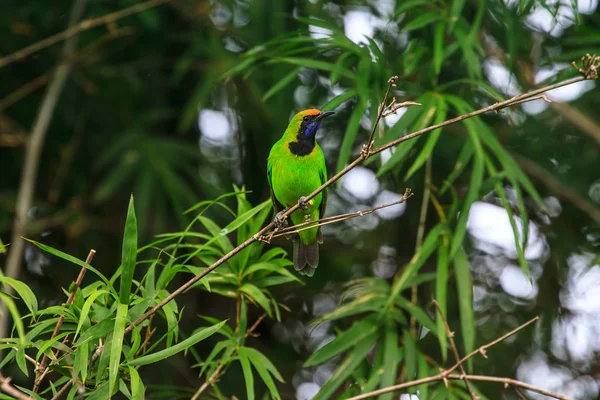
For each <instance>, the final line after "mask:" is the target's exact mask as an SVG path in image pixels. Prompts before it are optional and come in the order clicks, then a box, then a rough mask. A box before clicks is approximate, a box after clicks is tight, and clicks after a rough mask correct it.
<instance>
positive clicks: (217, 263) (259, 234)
mask: <svg viewBox="0 0 600 400" xmlns="http://www.w3.org/2000/svg"><path fill="white" fill-rule="evenodd" d="M583 80H586V78H585V77H584V76H579V77H576V78H572V79H567V80H565V81H562V82H558V83H555V84H553V85H549V86H546V87H543V88H540V89H537V90H534V91H532V92H530V93H525V94H522V95H520V96H516V97H513V98H512V99H509V100H505V101H502V102H499V103H496V104H493V105H491V106H488V107H485V108H482V109H480V110H477V111H474V112H471V113H468V114H465V115H462V116H459V117H456V118H452V119H450V120H447V121H445V122H442V123H440V124H436V125H434V126H431V127H429V128H425V129H421V130H419V131H417V132H414V133H411V134H409V135H406V136H403V137H401V138H399V139H396V140H394V141H392V142H390V143H387V144H384V145H382V146H380V147H378V148H376V149H375V150H372V151H368V152H365V151H362V152H361V153H360V154H359V156H358V157H357V158H356V159H355V160H354V161H352V162H351V163H350V164H348V165H347V166H346V167H345V168H344V169H342V170H341V171H340V172H338V173H337V174H335V175H333V176H332V177H331V178H329V179H328V180H327V181H326V182H325V183H323V184H322V185H321V186H319V187H318V188H317V189H315V190H314V191H313V192H312V193H310V194H309V195H307V196H305V198H304V200H305V202H306V201H310V200H312V199H313V198H314V197H315V196H317V195H318V194H319V193H321V192H322V191H323V190H325V188H327V187H328V186H330V185H331V184H332V183H334V182H336V181H337V180H339V179H340V178H341V177H342V176H344V175H346V174H347V173H348V172H349V171H351V170H352V169H353V168H355V167H356V166H357V165H359V164H361V163H362V162H363V161H364V160H366V159H367V158H369V157H371V156H373V155H375V154H378V153H381V152H382V151H384V150H385V149H388V148H390V147H393V146H395V145H397V144H399V143H402V142H405V141H407V140H410V139H413V138H415V137H417V136H421V135H424V134H425V133H428V132H431V131H434V130H436V129H439V128H441V127H444V126H447V125H451V124H455V123H457V122H459V121H463V120H465V119H468V118H472V117H475V116H478V115H481V114H485V113H487V112H490V111H494V110H496V109H500V108H504V107H507V106H508V105H510V104H512V103H513V102H516V101H520V100H523V99H526V98H532V97H535V96H538V95H540V94H542V93H544V92H546V91H548V90H552V89H556V88H559V87H563V86H567V85H571V84H573V83H576V82H581V81H583ZM380 112H383V110H382V109H381V108H380ZM379 119H380V118H378V119H377V120H376V121H379ZM374 128H376V126H374ZM298 208H299V206H298V204H295V205H294V206H292V207H290V208H288V209H287V210H286V211H285V212H284V213H283V214H282V217H288V216H289V215H290V214H292V213H293V212H294V211H296V210H298ZM271 229H273V230H274V231H278V229H277V228H274V224H273V223H272V222H271V223H269V224H268V225H266V226H265V227H264V228H262V229H261V230H260V231H258V232H257V233H256V234H254V236H251V237H250V238H248V239H246V240H245V241H244V242H243V243H241V244H240V245H238V246H237V247H236V248H234V249H233V250H231V251H230V252H229V253H227V254H225V255H224V256H223V257H221V258H219V259H218V260H217V261H215V262H214V263H213V264H212V265H211V266H209V267H207V268H206V269H205V270H204V271H202V272H200V273H199V274H198V275H196V276H194V277H193V278H191V279H190V280H189V281H187V282H186V283H184V284H183V285H182V286H180V287H179V288H177V289H176V290H174V291H173V292H172V293H171V294H170V295H169V296H167V297H166V298H165V299H163V300H162V301H161V302H160V303H158V304H156V305H155V306H154V307H152V308H151V309H150V310H148V311H147V312H146V313H144V315H142V316H141V317H139V318H138V319H137V320H136V321H134V322H133V323H132V324H131V325H129V326H128V327H127V328H126V329H125V333H128V332H131V331H132V330H133V328H134V326H137V325H139V324H141V323H142V322H143V321H144V320H145V319H146V318H148V317H149V316H150V315H152V314H154V313H155V312H156V311H158V310H160V309H161V308H162V307H164V306H165V305H166V304H167V303H168V302H170V301H171V300H173V299H174V298H175V297H177V296H179V295H180V294H181V293H183V292H185V291H186V290H187V289H189V288H190V287H191V286H192V285H194V284H195V283H196V282H198V281H199V280H200V279H202V278H204V277H205V276H206V275H208V274H210V273H211V272H212V271H214V270H215V269H217V268H218V267H219V266H220V265H221V264H223V263H225V262H226V261H227V260H229V259H230V258H231V257H233V256H235V255H236V254H238V253H239V252H240V251H242V250H243V249H245V248H246V247H248V246H249V245H251V244H252V243H254V242H256V241H257V240H259V239H260V238H262V237H264V235H265V233H267V232H269V231H270V230H271Z"/></svg>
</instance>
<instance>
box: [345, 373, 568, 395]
mask: <svg viewBox="0 0 600 400" xmlns="http://www.w3.org/2000/svg"><path fill="white" fill-rule="evenodd" d="M444 379H448V380H454V381H463V380H466V379H468V380H470V381H479V382H497V383H502V384H503V385H504V387H509V386H513V387H519V388H523V389H527V390H531V391H532V392H536V393H539V394H543V395H544V396H548V397H553V398H555V399H558V400H574V399H572V398H570V397H567V396H563V395H562V394H559V393H554V392H551V391H549V390H544V389H541V388H539V387H536V386H533V385H530V384H528V383H525V382H521V381H518V380H516V379H511V378H503V377H499V376H485V375H462V374H461V375H457V374H455V375H447V376H444V375H443V374H438V375H435V376H430V377H427V378H423V379H417V380H415V381H411V382H406V383H401V384H399V385H394V386H389V387H386V388H383V389H379V390H374V391H372V392H369V393H364V394H360V395H358V396H354V397H350V398H348V399H347V400H362V399H369V398H371V397H375V396H379V395H380V394H384V393H390V392H395V391H397V390H401V389H407V388H410V387H413V386H418V385H423V384H427V383H432V382H442V381H443V380H444Z"/></svg>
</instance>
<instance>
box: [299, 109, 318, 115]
mask: <svg viewBox="0 0 600 400" xmlns="http://www.w3.org/2000/svg"><path fill="white" fill-rule="evenodd" d="M298 114H300V115H319V114H321V111H319V110H317V109H316V108H311V109H308V110H304V111H300V112H299V113H298Z"/></svg>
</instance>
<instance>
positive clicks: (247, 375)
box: [239, 352, 254, 400]
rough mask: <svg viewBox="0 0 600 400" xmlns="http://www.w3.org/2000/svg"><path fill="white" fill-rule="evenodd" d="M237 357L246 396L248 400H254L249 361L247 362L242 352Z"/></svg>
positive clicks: (252, 379)
mask: <svg viewBox="0 0 600 400" xmlns="http://www.w3.org/2000/svg"><path fill="white" fill-rule="evenodd" d="M239 356H240V357H239V360H240V365H241V366H242V373H243V374H244V382H245V383H246V396H247V398H248V400H254V376H253V375H252V367H251V366H250V360H248V357H246V356H245V355H244V354H243V352H242V353H239Z"/></svg>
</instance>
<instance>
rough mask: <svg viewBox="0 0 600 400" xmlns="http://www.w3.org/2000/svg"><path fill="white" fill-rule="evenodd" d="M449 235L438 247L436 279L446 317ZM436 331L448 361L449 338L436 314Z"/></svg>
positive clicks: (440, 301) (437, 291)
mask: <svg viewBox="0 0 600 400" xmlns="http://www.w3.org/2000/svg"><path fill="white" fill-rule="evenodd" d="M448 242H449V240H448V237H447V236H443V237H442V242H441V245H440V247H439V249H438V259H437V271H436V272H437V279H436V280H435V299H436V300H437V302H438V304H439V306H440V310H441V311H442V314H443V315H444V317H447V313H446V310H447V301H448V299H447V293H448V268H449V260H448V246H449V245H448ZM435 323H436V332H437V338H438V340H439V342H440V349H441V351H442V358H443V360H444V361H446V358H447V357H448V338H447V337H446V328H445V326H444V321H443V320H442V319H441V318H439V316H436V318H435Z"/></svg>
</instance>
